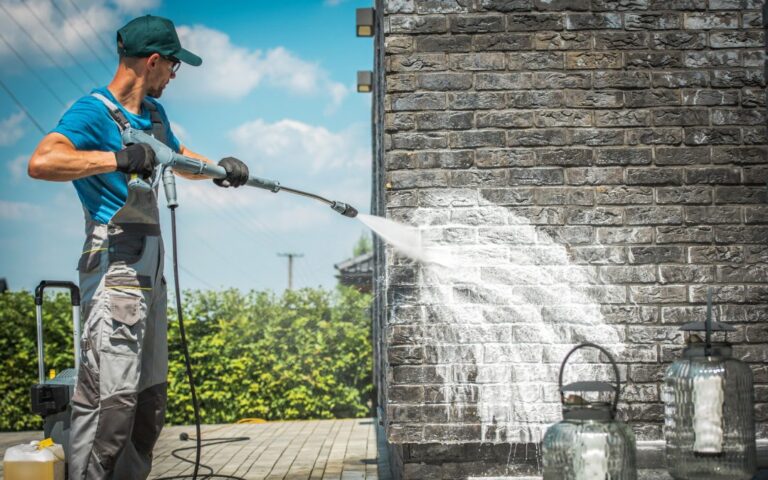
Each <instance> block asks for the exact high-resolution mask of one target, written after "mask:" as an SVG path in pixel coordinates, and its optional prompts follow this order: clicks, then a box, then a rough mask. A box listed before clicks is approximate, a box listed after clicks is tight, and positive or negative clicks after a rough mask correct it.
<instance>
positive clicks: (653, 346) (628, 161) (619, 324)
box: [373, 0, 768, 478]
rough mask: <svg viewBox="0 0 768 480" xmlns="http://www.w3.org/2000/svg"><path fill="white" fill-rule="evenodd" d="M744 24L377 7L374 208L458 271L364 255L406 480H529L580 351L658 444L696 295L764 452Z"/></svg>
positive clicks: (658, 6)
mask: <svg viewBox="0 0 768 480" xmlns="http://www.w3.org/2000/svg"><path fill="white" fill-rule="evenodd" d="M762 9H763V0H611V1H607V0H379V1H378V2H377V13H378V15H377V17H378V21H379V22H380V33H379V36H378V37H377V45H378V47H379V49H378V50H377V55H376V66H377V70H378V72H377V73H378V82H379V83H378V86H377V87H378V88H377V91H376V93H375V97H376V101H375V102H374V104H375V109H374V120H375V131H374V137H375V149H374V153H375V157H376V162H375V163H376V165H375V168H374V203H373V207H374V208H373V211H374V213H377V214H380V215H386V216H387V217H389V218H391V219H393V220H397V221H401V222H404V223H408V224H411V225H414V226H417V227H418V229H419V232H420V234H421V236H422V241H423V242H424V244H425V245H427V246H428V247H429V248H430V249H431V250H434V251H435V252H439V253H441V254H444V255H447V256H448V257H450V260H451V262H458V263H453V264H451V265H449V266H448V267H446V266H440V265H437V266H424V265H421V264H419V263H416V262H414V261H412V260H409V259H407V258H405V257H403V256H400V255H398V254H397V253H396V252H394V251H393V250H391V249H389V248H388V247H386V246H385V245H383V244H381V243H378V244H377V259H378V266H377V268H378V270H377V272H378V273H379V274H380V277H379V279H378V282H379V283H378V288H379V290H378V291H379V293H380V295H378V296H377V302H376V306H375V310H376V312H377V314H376V320H375V326H374V330H375V340H376V342H377V375H376V376H377V381H378V385H377V387H378V389H379V403H380V407H381V413H382V419H383V420H384V422H385V426H386V431H387V436H388V441H389V442H390V444H391V445H392V446H393V448H394V449H395V450H396V451H395V452H394V455H393V457H394V458H395V459H396V460H397V462H399V463H398V465H399V466H400V467H399V471H400V473H401V474H402V475H403V476H404V477H405V478H466V476H471V475H481V474H482V475H513V474H515V475H535V473H536V470H537V465H536V463H535V462H534V461H533V460H531V459H532V458H534V457H535V443H536V442H537V440H538V439H537V435H540V432H541V429H537V428H536V425H537V424H543V425H546V423H547V422H554V421H557V420H558V419H559V410H558V397H557V388H556V376H557V369H558V367H559V362H560V361H561V360H562V358H563V356H564V354H565V353H566V352H567V349H568V348H569V345H572V344H573V343H576V342H578V341H581V340H585V339H588V340H596V341H599V342H601V343H604V344H608V345H609V346H610V347H611V348H612V349H613V350H614V351H615V352H616V354H617V357H618V358H617V359H618V360H619V362H620V370H621V375H622V381H623V382H625V390H624V392H623V397H622V403H621V416H622V418H623V419H624V420H626V421H628V422H630V423H631V424H632V426H633V428H634V429H635V432H636V434H637V436H638V438H640V439H656V438H660V437H661V434H662V431H661V424H662V415H663V409H662V406H661V404H660V402H659V398H660V390H659V380H660V379H661V378H662V376H663V371H664V368H665V366H666V365H667V364H668V363H669V362H671V361H672V360H674V359H675V358H677V356H678V354H679V352H680V349H681V347H682V344H683V342H682V338H681V335H680V334H679V332H678V331H677V327H678V326H679V325H681V324H682V323H685V322H688V321H692V320H701V319H703V313H704V311H705V307H704V303H705V300H706V289H707V286H708V285H712V286H713V287H714V291H715V302H716V303H717V307H716V312H717V314H718V317H719V319H720V320H723V321H726V322H729V323H731V324H733V325H734V326H736V327H737V332H736V333H735V335H732V337H731V340H732V341H734V342H735V343H736V346H735V348H734V352H735V355H736V356H737V357H739V358H741V359H743V360H745V361H747V362H750V364H751V366H752V367H753V371H754V374H755V382H756V387H755V394H756V401H757V404H756V410H755V414H756V418H757V421H758V437H759V438H766V437H768V367H766V362H768V308H767V307H768V283H766V280H768V245H767V244H768V242H767V240H768V206H767V205H766V203H767V202H766V200H768V191H767V190H766V181H767V180H768V155H767V154H768V131H767V129H766V108H765V107H766V102H765V83H766V82H765V71H764V63H765V62H764V57H765V54H764V52H765V41H766V39H765V31H764V30H763V27H762V22H763V19H762ZM598 360H599V359H598V358H597V357H596V356H589V355H585V356H583V357H582V358H580V359H578V361H577V363H576V364H575V365H574V366H573V369H572V374H573V375H574V376H578V377H579V378H582V377H583V378H588V377H590V376H593V375H603V374H607V373H608V372H607V370H606V368H605V366H604V365H601V364H599V363H598ZM439 444H449V445H448V446H445V445H443V446H440V445H439ZM518 444H519V445H520V448H519V449H518V448H517V447H516V446H515V445H518ZM529 450H530V452H533V453H532V454H531V455H524V454H522V453H521V452H524V451H525V452H528V451H529ZM478 459H482V460H478ZM508 459H509V460H508Z"/></svg>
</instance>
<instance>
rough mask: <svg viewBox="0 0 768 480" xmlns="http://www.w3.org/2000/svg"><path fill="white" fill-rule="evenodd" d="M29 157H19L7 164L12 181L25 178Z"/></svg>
mask: <svg viewBox="0 0 768 480" xmlns="http://www.w3.org/2000/svg"><path fill="white" fill-rule="evenodd" d="M29 157H30V155H19V156H18V157H16V158H14V159H13V160H11V161H10V162H8V170H10V172H11V178H13V180H14V181H19V180H21V179H22V178H25V177H26V175H27V161H28V160H29Z"/></svg>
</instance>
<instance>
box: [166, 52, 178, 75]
mask: <svg viewBox="0 0 768 480" xmlns="http://www.w3.org/2000/svg"><path fill="white" fill-rule="evenodd" d="M163 58H164V59H166V60H168V61H169V62H171V63H172V64H171V66H170V67H169V68H170V70H171V73H176V72H178V71H179V68H180V67H181V62H180V61H179V59H177V58H173V57H166V56H163Z"/></svg>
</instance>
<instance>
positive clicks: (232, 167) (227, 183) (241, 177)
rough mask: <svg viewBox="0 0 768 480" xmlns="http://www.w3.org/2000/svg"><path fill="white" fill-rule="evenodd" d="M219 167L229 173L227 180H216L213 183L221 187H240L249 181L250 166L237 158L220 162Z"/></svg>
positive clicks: (227, 158) (224, 159) (228, 158)
mask: <svg viewBox="0 0 768 480" xmlns="http://www.w3.org/2000/svg"><path fill="white" fill-rule="evenodd" d="M219 166H220V167H222V168H224V170H226V171H227V176H226V178H221V179H219V178H214V179H213V183H215V184H216V185H218V186H220V187H225V188H226V187H240V186H242V185H245V182H247V181H248V165H246V164H244V163H243V162H241V161H240V160H238V159H236V158H235V157H226V158H222V159H221V160H219Z"/></svg>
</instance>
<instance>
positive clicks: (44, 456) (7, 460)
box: [3, 438, 65, 480]
mask: <svg viewBox="0 0 768 480" xmlns="http://www.w3.org/2000/svg"><path fill="white" fill-rule="evenodd" d="M64 465H65V462H64V449H63V448H62V446H61V445H57V444H55V443H53V440H51V439H50V438H46V439H45V440H41V441H39V442H31V443H28V444H23V445H16V446H15V447H11V448H9V449H8V450H6V451H5V456H4V457H3V472H4V475H5V480H64Z"/></svg>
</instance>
